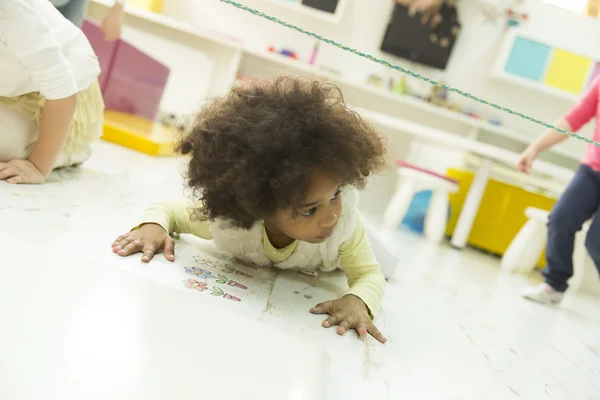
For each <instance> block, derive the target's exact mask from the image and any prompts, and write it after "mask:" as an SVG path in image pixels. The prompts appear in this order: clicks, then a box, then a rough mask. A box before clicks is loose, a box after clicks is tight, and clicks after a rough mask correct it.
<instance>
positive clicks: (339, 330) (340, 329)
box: [337, 321, 350, 335]
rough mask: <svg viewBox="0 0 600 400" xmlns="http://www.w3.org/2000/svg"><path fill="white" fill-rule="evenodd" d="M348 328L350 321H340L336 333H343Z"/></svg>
mask: <svg viewBox="0 0 600 400" xmlns="http://www.w3.org/2000/svg"><path fill="white" fill-rule="evenodd" d="M349 330H350V323H349V322H348V321H342V322H340V324H339V325H338V328H337V333H338V335H344V334H345V333H346V332H348V331H349Z"/></svg>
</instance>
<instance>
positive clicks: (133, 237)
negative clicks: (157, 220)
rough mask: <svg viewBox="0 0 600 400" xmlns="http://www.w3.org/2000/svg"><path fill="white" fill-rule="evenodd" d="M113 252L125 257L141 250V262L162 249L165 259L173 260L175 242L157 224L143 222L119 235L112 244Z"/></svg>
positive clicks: (147, 260) (149, 258)
mask: <svg viewBox="0 0 600 400" xmlns="http://www.w3.org/2000/svg"><path fill="white" fill-rule="evenodd" d="M112 250H113V253H116V254H118V255H120V256H121V257H126V256H128V255H130V254H133V253H137V252H142V253H143V254H142V262H145V263H147V262H149V261H150V260H151V259H152V257H154V254H155V253H156V252H157V251H160V250H163V251H164V254H165V258H166V259H167V261H175V242H174V241H173V239H171V237H170V236H169V235H167V232H165V230H164V229H163V228H162V226H160V225H158V224H144V225H142V226H141V227H140V229H137V230H135V231H132V232H128V233H126V234H124V235H121V236H119V237H118V238H117V240H115V241H114V242H113V244H112Z"/></svg>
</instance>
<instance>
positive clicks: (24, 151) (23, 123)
mask: <svg viewBox="0 0 600 400" xmlns="http://www.w3.org/2000/svg"><path fill="white" fill-rule="evenodd" d="M101 129H102V128H101V126H100V127H99V132H98V137H100V135H101ZM38 135H39V128H38V126H37V124H36V123H35V121H33V120H31V119H28V118H26V117H25V116H24V115H23V114H21V113H20V112H18V111H16V110H14V109H12V108H9V107H7V106H5V105H3V104H1V103H0V162H8V161H10V160H15V159H18V160H23V159H26V158H27V157H29V154H31V151H32V150H33V146H34V145H35V142H36V141H37V138H38ZM90 155H91V150H90V148H89V146H86V148H85V149H83V150H82V151H81V152H79V153H78V154H66V153H65V152H62V153H61V154H60V156H59V157H58V160H57V161H56V164H55V165H54V168H60V167H64V166H70V165H75V164H81V163H83V162H84V161H86V160H87V159H88V158H89V157H90Z"/></svg>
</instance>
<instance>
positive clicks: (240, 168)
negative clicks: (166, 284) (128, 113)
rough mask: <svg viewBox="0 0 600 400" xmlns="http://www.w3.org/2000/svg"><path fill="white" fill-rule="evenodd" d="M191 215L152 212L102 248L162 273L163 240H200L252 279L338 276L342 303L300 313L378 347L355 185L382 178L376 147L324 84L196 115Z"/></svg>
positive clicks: (258, 95) (166, 243)
mask: <svg viewBox="0 0 600 400" xmlns="http://www.w3.org/2000/svg"><path fill="white" fill-rule="evenodd" d="M180 149H181V151H182V152H183V154H189V155H191V160H190V163H189V170H188V184H189V186H190V187H191V188H192V189H194V193H195V196H196V197H197V200H198V201H199V206H196V207H194V206H191V205H185V204H176V203H158V204H155V205H154V206H152V207H151V208H150V209H148V210H147V212H146V215H145V217H144V219H143V221H142V224H140V225H139V227H138V228H136V229H135V230H133V231H132V232H129V233H126V234H124V235H122V236H120V237H119V238H117V240H116V241H115V242H114V243H113V251H114V252H115V253H117V254H118V255H120V256H127V255H129V254H132V253H135V252H142V253H143V255H142V261H144V262H148V261H150V259H151V258H152V257H153V256H154V254H155V252H157V251H158V250H162V251H164V254H165V257H166V259H167V260H169V261H173V260H174V259H175V257H174V252H173V249H174V243H173V240H172V239H171V237H170V236H169V235H170V234H171V233H191V234H194V235H196V236H198V237H201V238H203V239H212V240H213V241H214V243H215V244H216V245H217V247H219V248H220V249H221V250H224V251H227V252H229V253H231V254H233V255H234V256H236V257H237V258H239V259H241V260H243V261H246V262H249V263H252V264H255V265H259V266H263V267H270V266H274V267H277V268H281V269H294V270H299V271H303V272H306V273H315V272H316V271H317V270H318V269H320V270H323V271H332V270H334V269H336V268H338V267H339V268H342V269H343V270H344V271H345V273H346V276H347V278H348V284H349V286H350V291H349V292H348V294H346V295H345V296H343V297H342V298H340V299H337V300H333V301H327V302H325V303H321V304H319V305H317V306H316V307H314V308H313V309H311V310H310V311H311V312H312V313H315V314H329V315H330V316H329V317H328V318H327V319H326V320H325V321H324V322H323V326H324V327H330V326H333V325H339V326H338V329H337V332H338V333H339V334H344V333H345V332H346V331H348V330H349V329H355V330H356V331H357V332H359V333H360V334H361V335H364V334H366V333H367V332H369V333H371V334H372V335H373V336H374V337H375V338H377V339H378V340H379V341H381V342H382V343H383V342H385V338H384V337H383V336H382V335H381V333H380V332H379V331H378V330H377V328H376V327H375V326H374V325H373V322H372V318H373V316H374V315H375V314H376V313H377V311H378V310H379V306H380V303H381V299H382V296H383V291H384V287H385V279H384V277H383V275H382V273H381V271H380V269H379V265H378V264H377V261H376V260H375V258H374V256H373V252H372V251H371V248H370V245H369V243H368V240H367V236H366V233H365V228H364V226H363V223H362V221H361V219H360V217H359V215H358V211H357V201H358V195H357V190H356V189H355V188H361V187H362V186H363V185H364V184H365V182H366V178H367V176H369V175H371V174H373V173H375V172H377V171H378V170H380V169H381V168H383V167H384V166H385V148H384V145H383V142H382V140H381V138H380V137H379V136H378V135H377V134H376V133H375V131H374V130H373V129H372V128H371V127H370V126H368V125H367V124H366V123H365V122H364V121H363V120H362V119H361V118H360V117H359V116H358V115H357V114H356V113H353V112H351V111H349V110H348V109H347V108H346V106H345V104H344V102H343V100H342V97H341V93H340V92H339V90H338V89H337V88H335V87H334V86H332V85H329V84H322V83H318V82H313V81H308V80H302V79H294V78H280V79H278V80H276V81H274V82H272V81H271V82H253V83H249V84H246V85H244V86H240V87H237V88H234V89H233V90H232V91H231V92H230V93H229V94H228V95H227V96H225V97H223V98H219V99H217V100H215V101H214V102H212V104H210V105H208V106H206V107H205V108H204V109H203V110H202V111H201V112H200V113H199V115H198V118H197V121H196V125H195V127H194V129H193V130H192V132H191V133H190V134H189V135H188V136H187V137H186V138H185V139H184V140H183V142H182V143H181V146H180Z"/></svg>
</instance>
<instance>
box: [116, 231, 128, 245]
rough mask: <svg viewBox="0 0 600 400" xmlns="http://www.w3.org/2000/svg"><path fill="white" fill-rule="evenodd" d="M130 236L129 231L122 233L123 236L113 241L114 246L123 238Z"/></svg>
mask: <svg viewBox="0 0 600 400" xmlns="http://www.w3.org/2000/svg"><path fill="white" fill-rule="evenodd" d="M128 236H129V232H127V233H124V234H122V235H121V236H119V237H118V238H116V239H115V241H114V242H113V246H114V245H116V244H118V243H119V242H120V241H121V240H124V239H125V238H126V237H128Z"/></svg>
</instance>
